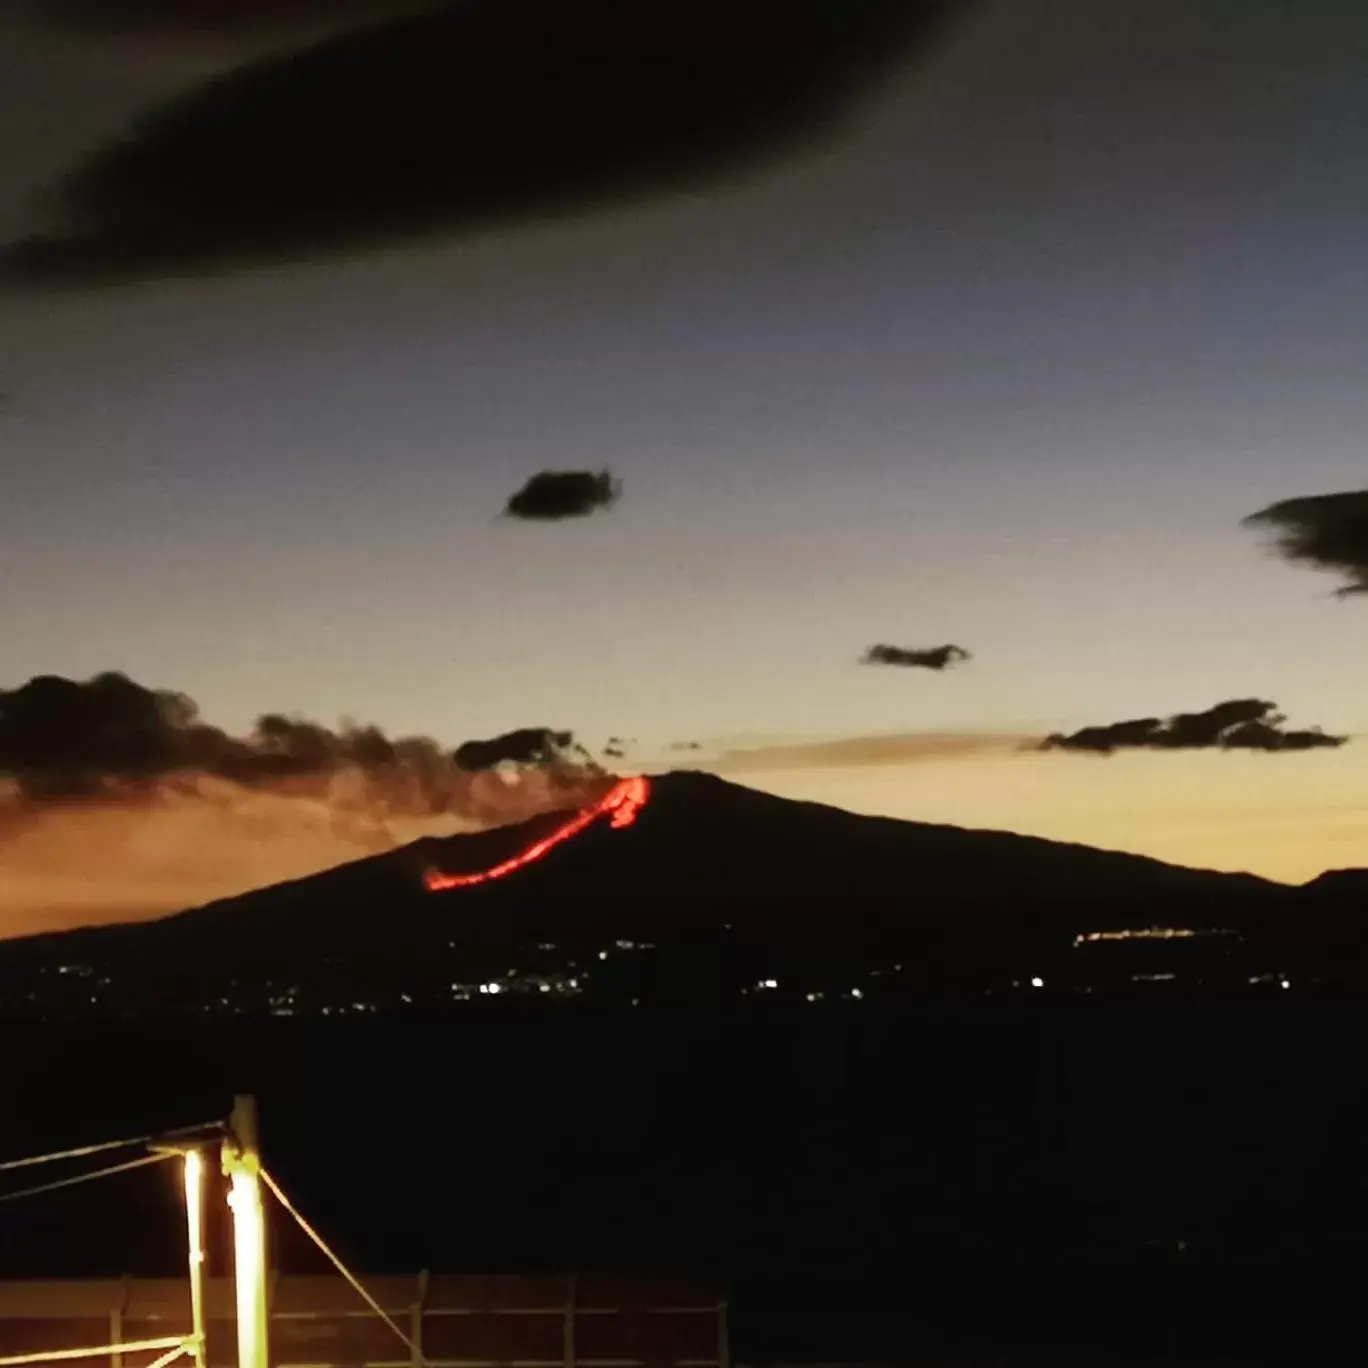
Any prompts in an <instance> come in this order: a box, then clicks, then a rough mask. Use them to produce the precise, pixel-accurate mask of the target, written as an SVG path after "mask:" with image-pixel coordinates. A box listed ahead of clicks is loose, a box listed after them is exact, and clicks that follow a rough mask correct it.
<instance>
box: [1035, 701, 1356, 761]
mask: <svg viewBox="0 0 1368 1368" xmlns="http://www.w3.org/2000/svg"><path fill="white" fill-rule="evenodd" d="M1286 721H1287V719H1286V718H1285V717H1284V716H1283V715H1282V714H1281V713H1280V712H1278V710H1277V704H1275V703H1267V702H1265V701H1264V700H1263V699H1260V698H1233V699H1230V700H1229V701H1228V702H1225V703H1217V704H1216V706H1215V707H1214V708H1208V709H1207V710H1206V711H1205V712H1198V713H1177V714H1175V715H1174V716H1173V717H1169V718H1167V719H1161V718H1158V717H1137V718H1133V719H1131V720H1130V721H1126V722H1112V723H1110V724H1109V725H1107V726H1102V727H1084V728H1083V729H1082V730H1081V731H1076V732H1073V733H1071V734H1070V735H1068V736H1065V735H1062V734H1060V733H1055V734H1054V735H1053V736H1047V737H1046V738H1045V740H1044V741H1042V742H1041V743H1040V746H1039V749H1041V750H1076V751H1091V752H1092V753H1093V754H1096V755H1110V754H1112V753H1113V752H1114V751H1118V750H1257V751H1304V750H1317V749H1320V748H1321V747H1327V746H1342V745H1344V743H1345V742H1346V741H1347V740H1348V739H1349V738H1348V737H1347V736H1329V735H1327V734H1326V733H1325V732H1323V731H1320V730H1319V729H1317V728H1311V729H1309V730H1305V731H1288V730H1285V729H1284V726H1283V724H1284V723H1285V722H1286Z"/></svg>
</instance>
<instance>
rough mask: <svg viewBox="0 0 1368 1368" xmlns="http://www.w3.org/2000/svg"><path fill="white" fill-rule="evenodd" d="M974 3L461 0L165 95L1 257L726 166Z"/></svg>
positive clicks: (668, 187) (343, 225)
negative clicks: (53, 224)
mask: <svg viewBox="0 0 1368 1368" xmlns="http://www.w3.org/2000/svg"><path fill="white" fill-rule="evenodd" d="M295 3H296V4H298V3H299V0H295ZM965 4H966V0H650V3H624V0H462V3H449V2H448V3H444V4H442V5H441V6H440V8H438V9H437V10H435V11H432V12H426V13H419V14H410V15H405V16H403V17H399V18H395V19H393V20H388V21H383V22H376V23H373V24H369V25H368V26H366V27H365V28H358V29H354V30H352V31H349V32H346V33H343V34H341V35H335V36H333V37H330V38H328V39H326V40H324V41H321V42H317V43H314V44H312V45H310V46H308V47H305V48H299V49H297V50H295V51H291V52H286V53H283V54H279V53H277V54H273V55H272V56H269V57H266V58H261V59H258V60H255V61H252V62H249V63H246V64H244V65H241V66H239V67H237V68H235V69H233V70H231V71H228V72H226V73H222V74H220V75H218V76H216V77H215V78H213V79H211V80H210V81H208V82H207V83H205V84H203V85H201V86H199V87H197V88H195V89H192V90H191V91H189V92H188V93H184V94H181V95H179V96H177V97H175V98H173V99H171V100H169V101H167V102H164V103H162V104H161V105H158V106H156V107H154V108H153V109H152V110H151V111H150V112H148V113H147V114H145V115H144V116H143V117H141V118H140V119H138V120H137V121H136V123H135V124H134V125H133V126H132V127H130V128H129V129H127V130H126V131H125V132H124V133H123V134H122V135H121V136H120V137H119V138H117V139H116V140H115V141H113V142H111V143H109V144H107V145H105V146H104V147H101V148H98V149H97V150H96V151H95V152H94V153H93V154H91V155H90V156H89V157H88V158H87V159H85V160H84V161H83V162H82V163H81V164H79V165H77V166H76V167H75V168H74V169H73V170H72V171H71V172H70V173H69V174H67V175H66V176H65V177H63V178H62V180H61V182H60V183H59V184H58V185H56V186H54V187H52V191H53V193H52V194H51V195H50V196H49V197H48V198H49V200H50V202H52V203H54V204H55V205H56V206H57V207H58V208H59V209H60V210H62V211H63V213H64V216H65V222H64V223H63V224H62V225H61V226H59V227H57V228H55V229H54V230H52V231H50V232H47V233H44V234H40V235H36V236H33V237H30V238H28V239H26V240H24V241H22V242H18V243H14V244H11V246H10V247H9V248H8V249H7V251H6V252H5V262H4V265H5V268H6V270H7V271H8V273H9V276H10V278H11V280H13V281H15V282H26V283H30V284H64V283H73V282H74V283H82V282H90V281H98V280H102V279H136V278H147V277H158V276H167V275H177V274H187V273H188V274H202V273H204V272H206V271H211V270H216V269H224V268H231V267H235V266H241V265H246V264H251V263H254V262H255V263H262V262H264V263H274V262H279V261H284V260H289V259H299V258H313V257H317V256H318V255H320V254H322V253H327V252H332V251H353V250H358V249H363V248H369V247H373V246H376V245H379V244H382V243H389V242H396V241H405V240H414V239H417V238H421V237H426V236H431V235H448V234H452V233H464V232H470V231H475V230H486V229H489V228H491V227H497V226H499V225H503V224H508V223H516V222H524V221H538V222H544V221H546V220H547V219H554V218H556V217H560V216H564V215H566V214H573V213H582V212H585V211H588V210H591V209H596V208H602V207H605V206H612V205H620V204H628V203H632V202H634V201H637V200H639V199H641V198H643V197H645V198H657V197H660V196H662V195H673V194H680V193H684V192H689V193H697V192H698V191H699V190H700V189H701V188H704V187H706V186H708V185H715V186H719V187H722V186H726V185H729V184H732V183H734V182H735V180H736V179H737V178H738V177H740V176H743V175H747V174H752V173H754V172H755V171H756V170H757V169H760V168H764V167H767V166H770V165H773V164H775V163H777V162H783V161H785V160H787V159H790V158H792V157H794V156H796V155H801V154H803V153H804V152H806V151H810V150H812V149H813V148H814V147H817V146H820V145H822V144H823V143H825V142H826V141H828V140H829V139H830V138H832V137H834V136H837V135H839V133H840V132H841V130H842V129H843V127H845V126H846V125H847V123H848V122H849V120H850V117H851V116H852V114H853V113H854V111H855V110H856V108H857V107H858V105H859V104H860V102H861V101H862V100H863V99H865V98H866V97H868V96H869V95H871V94H872V93H874V92H875V91H877V90H878V89H880V88H881V87H882V86H883V85H884V84H885V83H886V80H887V78H888V77H889V76H890V75H891V74H892V73H894V72H895V71H897V70H898V69H899V68H900V67H901V66H904V65H906V63H907V62H908V61H909V60H910V59H912V58H914V57H916V56H919V55H920V53H921V52H922V51H923V50H924V49H925V47H926V46H927V44H928V42H929V40H930V39H932V38H933V37H934V36H936V35H938V34H939V33H940V32H941V31H942V29H943V27H944V22H945V21H946V20H947V19H948V18H949V17H950V16H952V15H953V14H955V13H956V12H957V11H958V10H960V9H961V8H963V7H964V5H965ZM96 5H97V0H88V2H87V3H84V4H81V5H77V7H76V9H74V10H69V12H70V13H72V14H76V13H80V12H84V13H86V14H87V15H95V14H97V8H96ZM264 5H265V0H252V4H251V7H250V9H251V13H253V14H256V15H260V14H261V13H263V12H264ZM118 8H119V9H120V10H121V12H122V14H123V15H124V18H125V21H130V20H131V19H132V18H134V17H136V14H137V13H138V11H139V10H140V9H141V10H142V12H143V13H144V14H145V15H146V16H148V21H149V22H151V20H152V18H153V17H156V19H157V22H160V23H163V24H165V23H167V22H169V21H168V15H169V14H170V13H171V12H172V9H173V6H172V4H171V0H164V3H162V4H159V5H152V4H150V3H149V4H147V5H144V6H138V5H131V4H130V3H129V0H121V4H120V5H119V6H118ZM180 8H181V9H183V10H186V11H190V10H193V9H195V8H196V6H194V5H193V4H191V3H189V0H187V3H185V4H184V5H182V6H180ZM213 11H214V12H216V13H220V14H224V15H226V14H227V13H228V8H227V4H226V0H222V3H216V4H215V5H214V6H213ZM300 12H303V11H300ZM95 22H102V21H100V20H99V19H98V18H97V19H96V20H95Z"/></svg>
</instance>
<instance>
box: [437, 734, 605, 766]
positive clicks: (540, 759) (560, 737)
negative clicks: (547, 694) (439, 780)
mask: <svg viewBox="0 0 1368 1368" xmlns="http://www.w3.org/2000/svg"><path fill="white" fill-rule="evenodd" d="M455 760H456V763H457V765H459V766H460V768H461V769H463V770H472V771H473V770H488V769H496V768H498V767H499V766H500V765H542V766H552V765H558V764H563V763H565V762H567V761H569V762H572V763H575V764H584V765H593V761H592V760H591V759H590V757H589V754H588V752H587V751H586V750H585V749H584V748H583V747H582V746H580V745H579V744H578V743H577V742H576V741H575V734H574V732H569V731H555V730H553V729H552V728H551V727H520V728H519V729H518V730H517V731H511V732H504V733H503V734H502V735H501V736H495V737H491V738H490V739H489V740H487V741H467V742H466V743H465V744H464V745H462V746H458V747H457V748H456V754H455Z"/></svg>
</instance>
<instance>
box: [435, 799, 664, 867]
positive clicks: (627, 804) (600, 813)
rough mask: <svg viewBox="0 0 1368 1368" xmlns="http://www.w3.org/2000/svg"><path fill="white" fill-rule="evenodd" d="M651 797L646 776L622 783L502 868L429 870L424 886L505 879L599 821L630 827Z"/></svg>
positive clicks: (498, 865)
mask: <svg viewBox="0 0 1368 1368" xmlns="http://www.w3.org/2000/svg"><path fill="white" fill-rule="evenodd" d="M650 796H651V784H650V780H648V779H647V778H646V777H645V775H641V774H638V775H634V776H633V777H632V778H630V779H620V780H619V781H618V782H617V783H616V784H614V785H613V787H612V788H610V789H609V790H608V792H607V793H605V794H604V795H603V797H602V798H600V799H599V800H598V802H597V803H595V804H593V805H592V806H591V807H587V808H584V809H582V810H581V811H580V812H577V813H576V814H575V815H574V816H573V817H572V818H571V819H570V820H569V821H568V822H566V823H565V825H564V826H559V827H557V828H556V829H555V831H553V832H552V833H551V834H550V835H549V836H543V837H542V838H541V840H540V841H534V842H533V843H532V844H531V845H530V846H528V847H527V848H526V849H525V850H520V851H519V852H518V853H517V854H516V855H514V856H513V857H512V858H511V859H508V860H504V861H503V863H502V864H496V865H492V866H491V867H490V868H489V869H482V870H480V871H479V872H478V873H475V874H443V873H442V872H441V871H440V870H437V869H429V870H428V872H427V873H426V874H424V875H423V882H424V883H425V884H426V885H427V888H428V891H429V892H431V893H441V892H444V891H445V890H446V889H448V888H469V887H470V886H471V885H472V884H482V883H489V882H490V880H491V879H502V878H503V877H504V876H505V875H507V874H512V873H513V871H514V870H517V869H523V868H524V867H525V866H527V865H530V864H532V863H533V862H534V861H536V860H540V859H541V857H542V856H543V855H545V854H546V853H547V851H549V850H551V849H552V848H553V847H555V846H558V845H560V844H562V843H563V842H565V841H568V840H570V838H571V837H572V836H578V835H579V834H580V832H581V831H583V830H584V829H585V827H587V826H590V825H591V824H592V823H594V822H596V821H598V819H599V818H600V817H607V818H608V825H609V826H615V827H625V826H631V825H632V823H633V822H635V821H636V819H637V813H639V812H640V811H641V809H642V808H643V807H645V806H646V800H647V799H648V798H649V797H650Z"/></svg>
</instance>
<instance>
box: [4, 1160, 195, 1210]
mask: <svg viewBox="0 0 1368 1368" xmlns="http://www.w3.org/2000/svg"><path fill="white" fill-rule="evenodd" d="M176 1158H179V1156H178V1155H177V1154H176V1153H175V1152H174V1151H169V1150H168V1151H166V1152H165V1153H162V1154H142V1155H139V1156H138V1158H136V1159H129V1160H127V1161H126V1162H125V1163H122V1164H111V1165H110V1166H109V1167H108V1168H102V1169H95V1170H93V1171H92V1172H90V1173H77V1174H74V1175H73V1176H72V1177H70V1178H58V1179H57V1180H56V1181H55V1182H52V1183H39V1184H38V1185H37V1187H27V1188H20V1189H19V1190H18V1191H17V1192H4V1193H0V1202H17V1201H18V1200H19V1199H20V1198H21V1197H36V1196H37V1195H38V1194H39V1193H40V1192H56V1191H57V1189H58V1188H65V1187H75V1186H76V1184H77V1183H90V1182H93V1181H94V1180H95V1179H96V1178H108V1177H110V1176H111V1175H112V1174H115V1173H126V1172H127V1171H128V1170H129V1169H136V1168H142V1167H144V1166H145V1165H147V1164H162V1163H165V1162H166V1160H168V1159H176Z"/></svg>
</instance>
